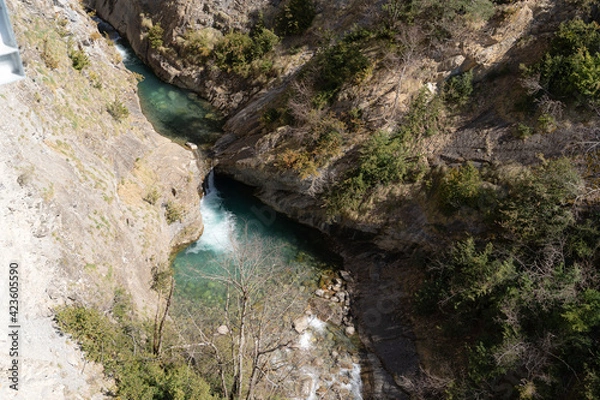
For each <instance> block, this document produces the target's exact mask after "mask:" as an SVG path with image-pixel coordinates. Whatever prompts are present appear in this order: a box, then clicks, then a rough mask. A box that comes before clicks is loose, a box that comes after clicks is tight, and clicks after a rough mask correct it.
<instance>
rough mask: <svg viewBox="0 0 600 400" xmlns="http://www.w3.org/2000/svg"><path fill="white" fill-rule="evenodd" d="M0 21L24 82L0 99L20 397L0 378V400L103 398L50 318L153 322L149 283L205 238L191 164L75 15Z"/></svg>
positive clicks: (26, 5) (0, 213)
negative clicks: (178, 250) (176, 252)
mask: <svg viewBox="0 0 600 400" xmlns="http://www.w3.org/2000/svg"><path fill="white" fill-rule="evenodd" d="M8 9H9V11H10V17H11V19H12V23H13V26H14V30H15V34H16V38H17V42H18V44H19V46H20V50H21V55H22V58H23V63H24V66H25V73H26V78H25V79H23V80H21V81H19V82H16V83H12V84H9V85H5V86H1V87H0V99H1V100H0V115H2V118H1V120H0V143H1V147H2V152H1V154H0V168H1V173H0V205H1V207H0V218H1V224H0V226H1V228H0V230H1V232H2V236H1V238H0V240H1V241H0V254H1V260H2V265H3V267H2V275H1V276H0V288H1V289H0V293H1V295H0V297H1V298H0V304H1V308H2V310H3V312H2V318H0V321H1V322H0V323H1V326H2V329H5V328H6V327H8V325H9V321H8V320H7V318H8V300H9V297H8V294H7V289H8V278H9V276H8V265H9V263H10V262H16V263H18V265H19V272H20V275H19V279H20V280H19V282H20V293H19V296H20V297H19V299H20V307H19V315H18V323H19V325H20V334H21V337H20V350H21V351H20V354H19V357H18V358H17V360H18V362H19V363H20V364H19V365H20V366H21V370H20V377H19V378H20V387H19V389H20V390H19V391H18V392H16V391H14V390H11V389H9V388H8V384H7V382H8V381H4V379H5V378H2V379H3V381H2V382H1V383H0V397H2V398H3V399H11V398H20V399H23V398H27V399H76V398H93V399H98V398H104V395H105V394H106V393H109V391H110V390H111V389H112V383H111V382H110V381H107V380H106V379H105V378H104V377H103V374H102V373H101V368H100V367H98V366H94V365H92V364H90V363H89V362H87V361H85V360H84V358H83V355H82V354H81V352H80V351H79V350H78V349H77V348H76V346H75V344H74V343H73V342H72V341H70V340H68V339H67V338H66V337H64V336H62V335H59V334H58V333H57V331H56V328H55V326H54V323H53V313H54V310H55V309H56V307H60V306H62V305H69V304H76V305H84V306H93V307H96V308H99V309H100V310H102V311H108V310H110V309H111V307H112V306H113V304H114V303H115V302H116V301H120V300H122V299H123V296H125V300H127V299H130V300H131V302H132V304H133V305H134V308H135V311H136V313H137V314H138V315H140V316H144V317H151V316H153V315H154V312H155V311H156V306H157V304H156V302H157V294H156V293H155V292H153V291H152V290H151V285H152V280H153V272H155V271H157V270H163V269H164V268H167V267H168V263H169V258H170V256H171V252H172V250H173V249H174V248H175V247H178V246H181V245H182V244H184V243H188V242H190V241H193V240H195V239H196V238H198V237H199V235H200V234H201V232H202V219H201V216H200V213H199V200H200V196H199V192H198V190H199V188H200V185H201V179H200V176H199V175H200V174H199V171H198V167H197V163H196V159H195V157H194V154H193V153H192V152H190V151H188V150H186V149H184V148H182V147H181V146H179V145H176V144H174V143H172V142H171V141H169V140H167V139H165V138H163V137H161V136H160V135H158V134H157V133H156V132H155V131H154V129H153V128H152V126H151V125H150V124H149V123H148V122H147V120H146V119H145V118H144V116H143V115H142V113H141V110H140V107H139V104H138V100H137V95H136V84H137V81H136V79H135V78H134V77H133V76H132V75H131V74H130V73H129V72H128V71H127V70H126V69H125V67H124V66H123V64H122V62H121V61H120V56H119V54H118V53H117V51H116V49H115V48H114V47H111V46H109V44H108V42H107V41H106V40H104V38H102V37H101V35H100V34H99V33H98V31H97V29H96V27H95V24H94V23H93V22H92V21H91V19H90V17H89V16H88V15H87V14H86V12H85V10H83V9H82V7H81V4H80V3H79V2H77V1H70V0H62V1H56V2H52V1H38V2H20V1H13V0H9V1H8ZM76 62H79V64H77V63H76ZM75 67H77V68H79V67H82V68H80V69H79V70H78V69H77V68H75ZM173 210H177V212H178V213H177V214H173V213H170V211H173ZM119 298H120V299H119ZM4 310H6V312H4ZM2 337H3V339H1V340H0V347H2V350H0V365H2V366H3V367H4V366H7V365H11V364H10V363H11V361H12V360H13V359H11V358H9V352H8V348H9V345H10V344H9V343H8V339H6V337H7V336H6V335H4V334H3V335H2ZM5 350H6V351H5ZM15 396H16V397H15Z"/></svg>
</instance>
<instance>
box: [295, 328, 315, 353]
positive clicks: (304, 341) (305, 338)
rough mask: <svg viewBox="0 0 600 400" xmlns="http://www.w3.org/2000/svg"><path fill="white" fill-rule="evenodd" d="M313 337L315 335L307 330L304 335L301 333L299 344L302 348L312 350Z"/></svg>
mask: <svg viewBox="0 0 600 400" xmlns="http://www.w3.org/2000/svg"><path fill="white" fill-rule="evenodd" d="M312 339H313V335H312V333H310V332H309V331H305V332H304V333H303V334H302V335H300V339H299V340H298V346H300V348H301V349H302V350H310V348H311V347H312Z"/></svg>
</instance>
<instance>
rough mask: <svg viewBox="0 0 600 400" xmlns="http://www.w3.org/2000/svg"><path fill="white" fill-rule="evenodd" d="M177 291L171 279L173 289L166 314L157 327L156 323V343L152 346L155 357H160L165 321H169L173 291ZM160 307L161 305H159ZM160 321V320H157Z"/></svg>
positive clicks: (168, 299) (170, 290)
mask: <svg viewBox="0 0 600 400" xmlns="http://www.w3.org/2000/svg"><path fill="white" fill-rule="evenodd" d="M174 290H175V278H173V277H171V288H170V289H169V296H168V297H167V304H166V305H165V312H164V313H163V315H162V318H161V319H160V323H159V324H158V326H157V325H156V321H155V322H154V324H155V326H154V343H153V346H152V351H153V352H154V355H155V356H160V351H161V348H162V339H163V329H164V327H165V320H166V319H167V315H168V314H169V307H170V306H171V299H172V298H173V291H174ZM159 307H160V303H159ZM157 317H158V310H157ZM157 319H158V318H157Z"/></svg>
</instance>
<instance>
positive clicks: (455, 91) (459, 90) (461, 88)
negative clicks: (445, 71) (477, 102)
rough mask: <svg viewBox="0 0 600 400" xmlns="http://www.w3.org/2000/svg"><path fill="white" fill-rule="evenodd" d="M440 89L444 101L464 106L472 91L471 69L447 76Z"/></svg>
mask: <svg viewBox="0 0 600 400" xmlns="http://www.w3.org/2000/svg"><path fill="white" fill-rule="evenodd" d="M442 91H443V96H444V100H445V101H446V102H448V103H451V104H456V105H458V106H464V105H465V104H467V102H468V101H469V99H470V98H471V94H472V93H473V71H468V72H464V73H462V74H459V75H454V76H452V77H451V78H448V80H446V82H445V83H444V86H443V90H442Z"/></svg>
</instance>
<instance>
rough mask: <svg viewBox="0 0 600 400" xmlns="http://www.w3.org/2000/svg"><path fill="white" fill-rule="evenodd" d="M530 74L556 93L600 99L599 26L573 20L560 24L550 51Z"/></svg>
mask: <svg viewBox="0 0 600 400" xmlns="http://www.w3.org/2000/svg"><path fill="white" fill-rule="evenodd" d="M528 72H529V73H530V74H535V73H537V74H539V82H540V84H541V85H542V87H544V88H546V89H547V90H548V91H549V92H550V93H552V94H553V95H554V96H558V97H563V98H570V99H577V98H578V97H579V98H584V99H587V100H588V101H592V102H595V101H598V100H600V85H599V84H598V82H600V26H599V25H598V24H597V23H596V22H590V23H586V22H584V21H583V20H581V19H574V20H571V21H569V22H564V23H562V24H561V25H560V27H559V29H558V32H557V33H556V35H555V37H554V39H553V41H552V44H551V47H550V50H549V51H548V52H547V53H546V54H545V56H544V58H543V59H542V61H541V62H540V63H538V64H536V65H535V66H533V67H532V68H531V69H530V70H529V71H528Z"/></svg>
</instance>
